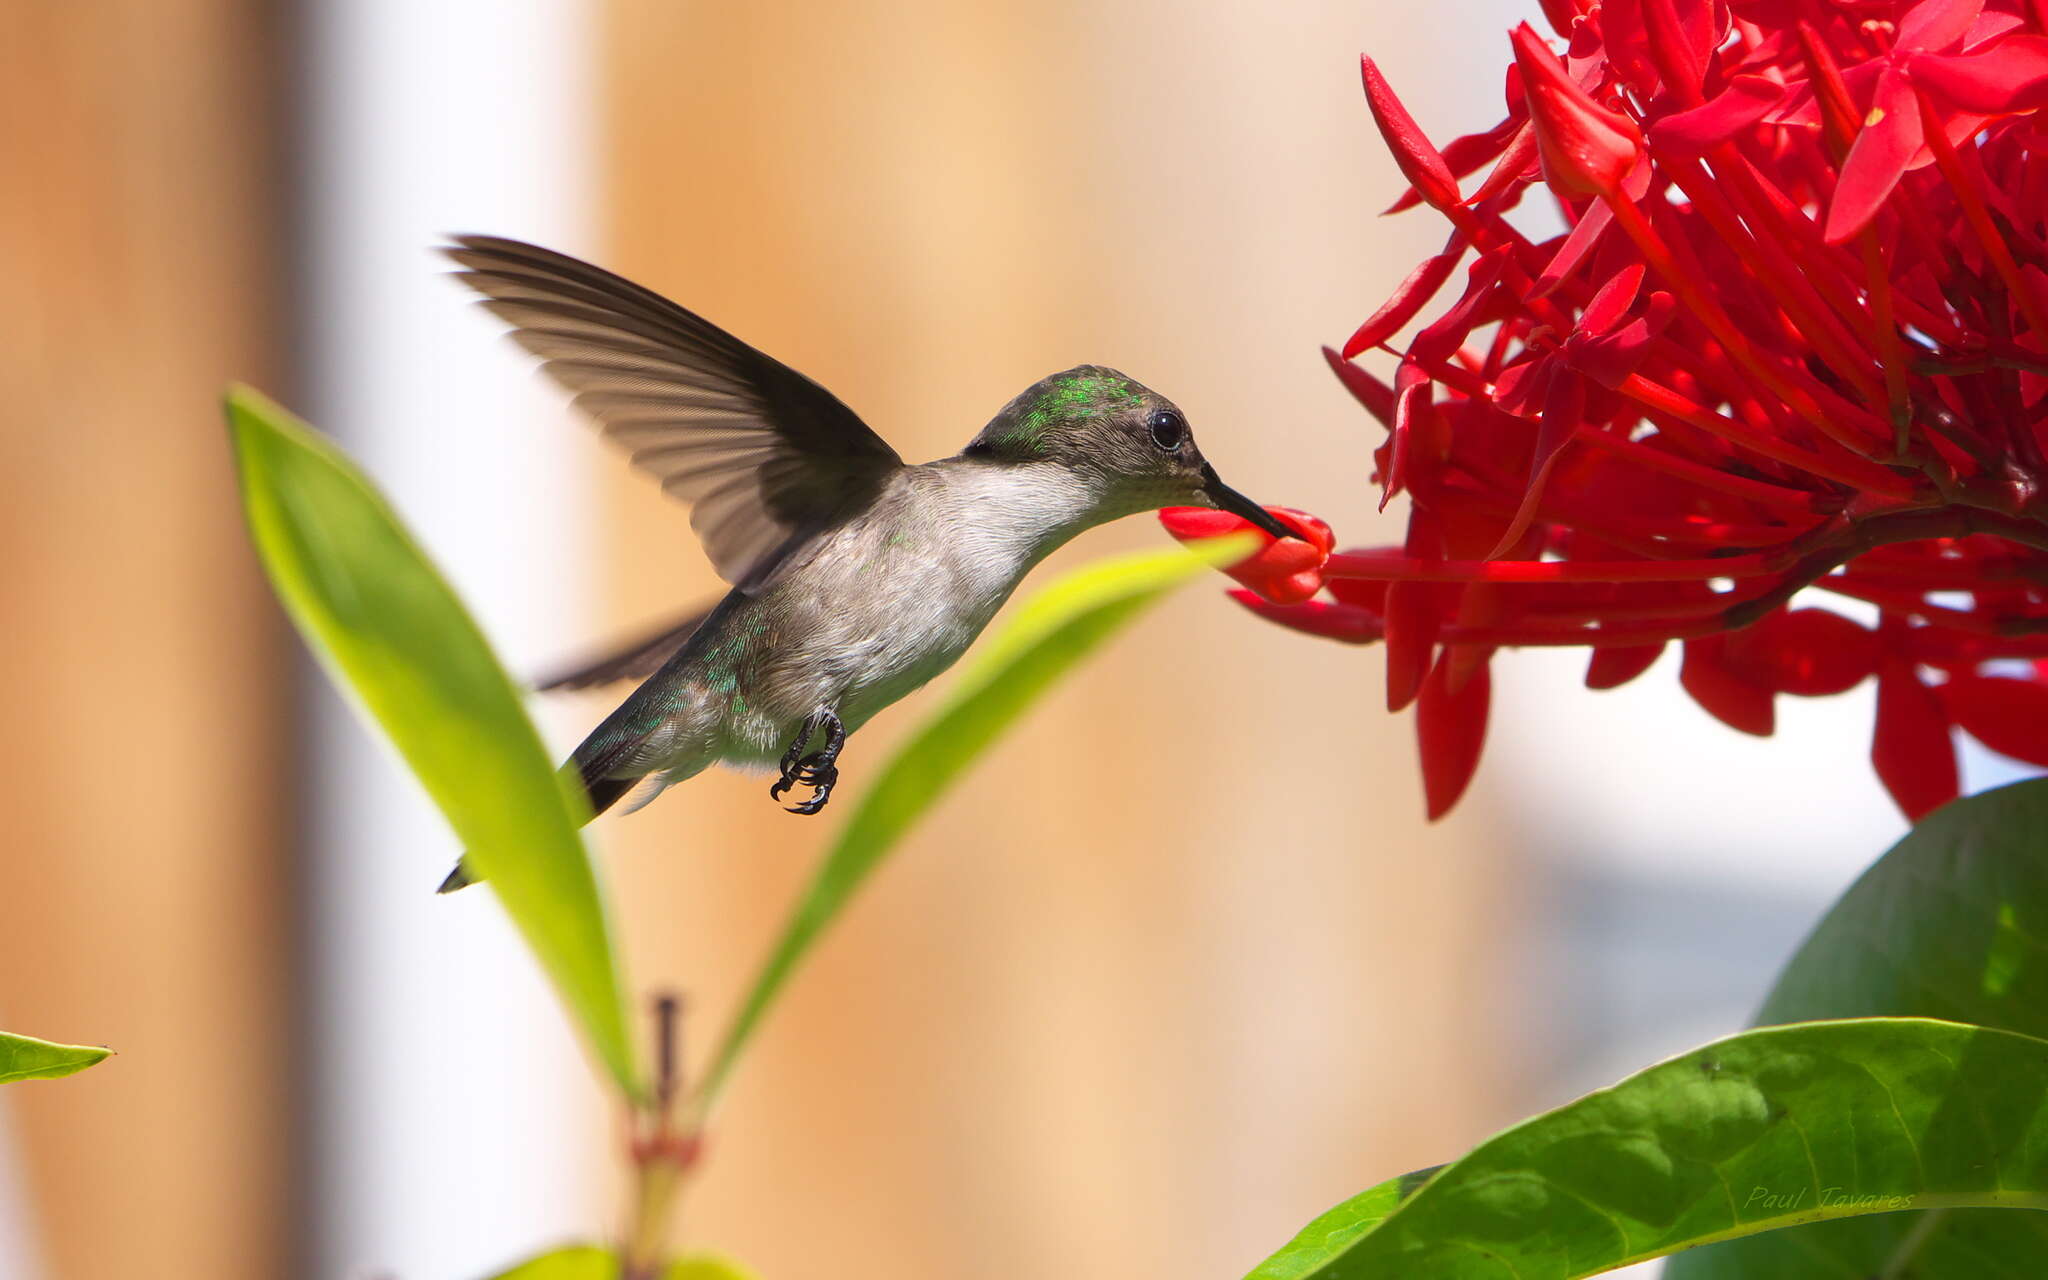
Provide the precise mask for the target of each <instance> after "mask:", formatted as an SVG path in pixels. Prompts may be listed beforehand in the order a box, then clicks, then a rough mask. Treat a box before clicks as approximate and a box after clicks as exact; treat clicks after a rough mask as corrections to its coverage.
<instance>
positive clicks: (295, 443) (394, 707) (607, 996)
mask: <svg viewBox="0 0 2048 1280" xmlns="http://www.w3.org/2000/svg"><path fill="white" fill-rule="evenodd" d="M227 412H228V426H229V434H230V436H231V437H232V439H233V441H234V446H235V456H236V462H237V465H238V467H239V470H240V474H241V482H242V502H243V507H244V510H245V513H246V515H247V517H248V521H249V532H250V536H251V538H252V539H253V541H254V542H255V545H256V550H257V554H258V555H259V556H260V557H261V559H262V561H263V566H264V568H265V569H266V570H267V571H268V572H269V574H270V580H271V583H272V585H273V586H274V587H275V588H276V591H277V594H278V597H279V598H280V599H281V600H282V601H283V602H284V605H285V610H286V612H287V613H289V614H290V615H291V618H292V621H293V622H294V623H296V624H297V626H298V629H299V632H300V634H301V635H303V636H304V637H305V640H306V643H307V645H308V647H310V648H311V649H312V651H313V653H314V655H315V656H316V657H318V658H319V660H320V662H321V665H322V666H323V667H325V668H326V670H327V673H328V675H329V676H330V677H331V678H332V679H333V680H334V682H335V684H336V685H337V686H339V687H340V688H341V689H343V690H344V691H345V692H347V693H348V694H350V695H351V696H352V697H353V699H354V700H355V702H356V703H357V705H358V706H359V707H360V708H361V709H362V710H363V711H364V712H365V713H366V714H367V716H368V717H369V718H370V719H371V720H373V721H374V722H376V723H377V724H378V725H380V726H382V727H383V729H384V732H385V733H386V734H387V735H388V736H389V737H390V739H391V742H392V743H393V745H395V746H396V747H397V748H398V751H399V754H401V755H402V756H404V757H405V760H406V763H407V764H409V765H410V766H411V767H412V771H413V773H414V775H415V776H417V777H418V779H419V781H420V784H421V785H422V786H424V787H425V788H426V790H427V793H428V794H429V795H430V796H432V797H433V799H434V802H435V803H436V804H438V805H439V806H440V808H441V812H442V813H443V814H444V815H445V816H446V817H447V819H448V822H449V825H450V826H452V827H454V828H455V832H456V834H457V835H458V836H460V837H461V838H462V840H463V842H464V844H465V845H466V846H467V849H468V853H467V856H468V857H469V858H470V859H472V860H473V862H474V864H475V866H476V867H477V869H478V870H479V871H480V872H481V873H482V874H483V876H484V877H485V878H486V879H487V880H488V882H489V883H490V885H491V887H492V888H493V889H494V890H496V892H497V894H498V897H499V899H500V900H501V901H502V902H503V903H504V905H505V910H506V912H507V913H508V914H509V915H510V916H511V917H512V920H513V922H514V923H515V924H516V925H517V926H518V928H519V931H520V932H521V934H523V935H524V936H525V938H526V941H527V945H529V946H530V947H532V948H533V951H534V954H535V955H536V956H537V957H538V958H539V960H540V963H541V966H542V967H543V968H544V969H545V970H546V971H547V973H548V975H549V976H550V977H551V978H553V980H554V982H555V985H556V988H557V989H558V990H559V991H560V993H561V995H562V998H563V1000H564V1001H565V1003H566V1004H567V1005H568V1007H569V1009H570V1011H571V1012H572V1014H573V1016H574V1017H575V1018H576V1019H577V1020H578V1021H579V1022H580V1023H581V1024H582V1026H583V1029H584V1031H585V1032H586V1033H587V1034H588V1036H589V1037H590V1043H591V1045H592V1047H593V1048H594V1049H595V1051H596V1053H597V1056H598V1058H599V1059H600V1060H602V1061H603V1063H604V1065H605V1067H606V1068H607V1069H608V1070H610V1072H611V1074H612V1076H613V1077H614V1078H615V1079H616V1080H617V1081H618V1083H619V1085H620V1087H621V1088H623V1089H624V1090H626V1092H627V1093H628V1094H630V1095H633V1096H639V1094H640V1086H639V1082H638V1076H637V1073H636V1071H635V1067H634V1057H633V1052H632V1037H631V1034H630V1030H629V1024H628V1022H627V1019H626V1013H625V1008H624V1005H623V1003H622V1001H621V996H620V992H621V984H620V980H619V972H618V963H617V961H616V959H615V958H614V955H613V952H612V946H611V938H610V933H609V930H608V927H607V925H606V922H605V914H604V910H603V907H602V905H601V903H600V902H599V900H598V894H597V884H596V880H595V878H594V877H593V875H592V873H591V868H590V858H589V854H588V853H587V852H586V850H585V849H584V847H583V841H582V837H581V836H580V835H579V834H578V832H577V825H578V822H577V818H578V816H579V815H578V814H576V812H575V811H574V810H573V808H572V805H574V804H575V803H576V802H575V801H574V800H573V798H572V797H571V796H570V794H569V793H568V791H567V790H566V789H565V788H564V786H563V785H562V782H561V780H560V779H559V778H558V777H557V774H556V771H555V768H554V766H553V764H552V763H550V761H549V759H548V756H547V753H546V751H545V749H544V748H543V746H542V745H541V740H540V735H539V734H538V733H537V732H536V731H535V729H534V727H533V722H532V721H530V720H529V719H527V716H526V712H525V710H524V708H522V707H521V705H520V702H519V695H518V693H517V692H516V691H515V690H514V687H513V685H512V682H511V680H510V679H509V678H508V677H507V676H506V674H505V671H504V668H503V667H502V666H500V665H499V663H498V659H497V657H496V655H495V654H493V653H492V651H491V647H490V645H489V644H488V643H487V642H486V641H485V640H484V637H483V634H482V632H480V631H479V630H478V629H477V626H476V623H475V622H474V621H473V620H471V618H470V616H469V613H468V611H467V610H465V609H464V608H463V607H462V603H461V602H460V601H459V600H458V599H457V598H456V596H455V593H454V592H453V591H452V590H450V589H449V587H448V584H447V583H446V582H445V581H444V580H443V579H442V577H441V574H440V573H439V571H438V570H436V569H435V567H434V565H433V563H432V562H431V561H430V560H429V559H428V558H427V556H426V554H425V553H424V552H423V551H421V550H420V548H419V546H418V545H417V544H416V543H415V542H414V541H413V539H412V537H411V535H410V534H409V533H407V532H406V529H405V527H404V525H403V524H401V523H400V522H399V520H398V517H397V516H396V515H395V514H394V513H393V512H392V511H391V509H390V507H389V506H388V505H387V504H386V503H385V502H384V500H383V498H382V497H380V496H379V495H378V494H377V492H376V490H375V489H373V488H372V487H371V485H370V483H369V481H368V480H367V479H365V478H364V476H363V475H362V473H361V472H360V471H358V470H357V469H356V467H355V466H354V465H353V464H352V463H351V462H349V460H348V459H347V458H346V457H344V456H343V455H342V453H341V452H340V450H338V449H336V448H335V447H334V446H333V445H332V444H331V443H329V442H328V441H326V440H325V439H323V438H322V437H320V436H319V435H318V434H316V433H315V432H313V431H312V430H311V429H310V428H308V427H307V426H306V425H305V424H304V423H302V422H300V421H299V420H298V419H296V418H294V417H292V416H291V415H290V414H288V413H286V412H285V411H284V410H282V409H280V408H279V407H278V406H276V405H275V404H272V403H271V402H270V401H269V400H267V399H265V398H264V397H262V396H261V395H259V394H257V393H256V392H254V391H250V390H248V389H246V388H236V389H235V390H233V391H231V392H230V393H229V395H228V402H227ZM422 870H423V871H425V870H427V868H422Z"/></svg>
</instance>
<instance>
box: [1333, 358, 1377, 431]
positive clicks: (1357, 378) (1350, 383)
mask: <svg viewBox="0 0 2048 1280" xmlns="http://www.w3.org/2000/svg"><path fill="white" fill-rule="evenodd" d="M1323 359H1325V360H1327V361H1329V363H1330V372H1332V373H1334V374H1336V375H1337V381H1339V382H1341V383H1343V384H1344V389H1345V390H1346V391H1349V392H1350V393H1351V398H1352V399H1354V400H1356V401H1358V403H1359V404H1361V405H1363V406H1364V407H1365V411H1366V412H1367V413H1369V414H1371V415H1372V416H1373V417H1374V418H1376V419H1378V420H1379V424H1380V425H1381V426H1383V427H1389V428H1391V427H1392V426H1393V425H1394V389H1393V388H1392V387H1390V386H1388V385H1387V384H1386V383H1384V382H1381V381H1380V380H1379V379H1378V378H1375V377H1373V376H1372V374H1370V373H1368V372H1366V371H1365V370H1364V369H1361V368H1359V367H1358V366H1357V365H1355V364H1353V363H1351V362H1350V361H1349V360H1346V359H1345V358H1344V357H1343V356H1341V355H1339V354H1338V353H1337V351H1336V349H1335V348H1333V347H1324V348H1323Z"/></svg>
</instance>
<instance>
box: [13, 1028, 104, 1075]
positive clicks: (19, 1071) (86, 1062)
mask: <svg viewBox="0 0 2048 1280" xmlns="http://www.w3.org/2000/svg"><path fill="white" fill-rule="evenodd" d="M110 1052H112V1051H111V1050H108V1049H101V1048H97V1047H95V1046H93V1045H84V1044H52V1043H50V1042H49V1041H48V1040H36V1039H33V1038H31V1037H29V1036H11V1035H8V1034H7V1033H6V1032H5V1031H0V1084H12V1083H14V1082H15V1081H16V1080H55V1079H56V1078H57V1077H58V1076H68V1075H71V1074H72V1073H74V1072H78V1071H83V1070H85V1069H86V1068H87V1067H89V1066H91V1065H92V1064H94V1063H95V1062H98V1061H99V1060H100V1059H102V1058H104V1057H106V1056H107V1054H108V1053H110Z"/></svg>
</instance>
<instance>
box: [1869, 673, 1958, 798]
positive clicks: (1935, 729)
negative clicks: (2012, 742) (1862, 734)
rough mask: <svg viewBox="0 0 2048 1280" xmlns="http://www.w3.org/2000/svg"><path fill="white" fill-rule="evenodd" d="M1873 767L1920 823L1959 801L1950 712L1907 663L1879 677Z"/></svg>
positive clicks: (1872, 748) (1872, 754)
mask: <svg viewBox="0 0 2048 1280" xmlns="http://www.w3.org/2000/svg"><path fill="white" fill-rule="evenodd" d="M1870 763H1871V766H1872V767H1873V768H1875V769H1876V770H1877V777H1878V780H1879V781H1880V782H1882V783H1884V785H1885V790H1887V791H1889V792H1891V795H1892V800H1893V802H1894V803H1896V804H1897V805H1898V806H1899V809H1900V811H1901V812H1903V813H1904V814H1905V815H1906V816H1907V817H1908V818H1910V819H1912V820H1913V821H1915V822H1918V821H1919V820H1920V819H1921V818H1923V817H1925V816H1927V814H1929V813H1931V812H1933V811H1934V810H1935V809H1938V808H1940V807H1941V806H1942V805H1945V804H1947V803H1948V802H1949V801H1951V800H1953V799H1955V798H1956V794H1957V789H1958V788H1957V775H1956V747H1955V739H1954V737H1953V736H1952V735H1951V734H1950V732H1949V719H1948V712H1947V711H1945V710H1944V709H1943V708H1942V705H1941V698H1940V697H1939V696H1937V695H1936V694H1935V692H1934V690H1932V689H1930V688H1928V687H1927V686H1926V685H1924V684H1922V683H1920V677H1919V676H1917V675H1915V674H1914V673H1913V666H1912V664H1911V663H1909V662H1907V661H1905V660H1903V659H1892V660H1890V661H1887V662H1886V663H1885V664H1884V665H1883V666H1882V667H1881V668H1879V670H1878V673H1877V728H1876V731H1875V732H1874V733H1873V734H1872V735H1871V739H1870Z"/></svg>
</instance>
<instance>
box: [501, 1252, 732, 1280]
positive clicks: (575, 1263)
mask: <svg viewBox="0 0 2048 1280" xmlns="http://www.w3.org/2000/svg"><path fill="white" fill-rule="evenodd" d="M618 1275H619V1260H618V1258H617V1256H615V1255H614V1254H613V1253H612V1251H611V1250H609V1249H601V1248H599V1247H598V1246H596V1245H594V1244H578V1245H570V1246H569V1247H568V1248H565V1249H556V1250H554V1251H553V1252H551V1253H544V1254H542V1255H541V1256H540V1257H538V1258H533V1259H531V1260H529V1261H526V1262H522V1263H520V1264H519V1265H518V1266H516V1267H514V1268H512V1269H511V1270H510V1271H503V1272H500V1273H498V1274H497V1275H495V1276H493V1277H491V1280H618ZM661 1280H754V1273H753V1272H751V1271H748V1270H747V1269H746V1268H744V1267H742V1266H740V1265H739V1264H738V1263H736V1262H733V1261H732V1260H731V1259H728V1258H721V1257H717V1256H715V1255H713V1254H708V1253H706V1254H693V1255H691V1256H690V1257H687V1258H678V1259H676V1260H675V1261H674V1262H671V1263H669V1264H668V1266H666V1267H664V1268H663V1269H662V1273H661Z"/></svg>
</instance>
